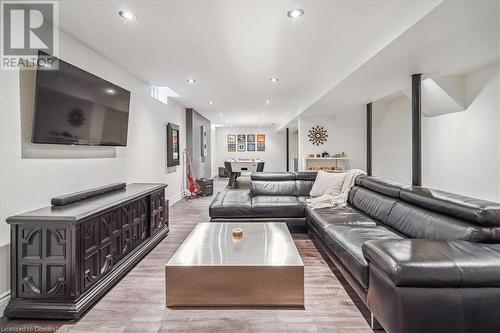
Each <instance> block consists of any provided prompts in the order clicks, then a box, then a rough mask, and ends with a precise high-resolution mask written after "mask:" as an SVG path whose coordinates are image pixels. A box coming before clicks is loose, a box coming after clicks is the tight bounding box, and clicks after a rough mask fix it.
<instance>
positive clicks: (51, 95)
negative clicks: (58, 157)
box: [31, 52, 130, 146]
mask: <svg viewBox="0 0 500 333" xmlns="http://www.w3.org/2000/svg"><path fill="white" fill-rule="evenodd" d="M41 56H43V57H46V56H48V55H47V54H45V53H43V52H40V53H39V57H41ZM56 60H57V59H56ZM57 62H58V64H59V66H58V67H59V68H58V69H51V68H49V67H47V66H45V67H42V65H41V64H44V62H40V61H39V65H38V68H37V73H36V74H37V75H36V90H35V115H34V121H33V135H32V140H31V141H32V142H33V143H49V144H69V145H92V146H125V145H127V130H128V115H129V105H130V92H129V91H128V90H125V89H123V88H121V87H119V86H117V85H115V84H113V83H111V82H108V81H106V80H103V79H101V78H99V77H97V76H95V75H93V74H90V73H88V72H86V71H84V70H82V69H80V68H78V67H75V66H73V65H70V64H68V63H67V62H64V61H62V60H57ZM54 68H56V67H54Z"/></svg>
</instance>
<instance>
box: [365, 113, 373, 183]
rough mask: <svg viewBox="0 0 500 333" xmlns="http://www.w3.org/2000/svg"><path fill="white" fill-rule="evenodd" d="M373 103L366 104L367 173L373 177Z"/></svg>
mask: <svg viewBox="0 0 500 333" xmlns="http://www.w3.org/2000/svg"><path fill="white" fill-rule="evenodd" d="M372 117H373V116H372V103H368V104H366V173H367V174H368V176H371V175H372V119H373V118H372Z"/></svg>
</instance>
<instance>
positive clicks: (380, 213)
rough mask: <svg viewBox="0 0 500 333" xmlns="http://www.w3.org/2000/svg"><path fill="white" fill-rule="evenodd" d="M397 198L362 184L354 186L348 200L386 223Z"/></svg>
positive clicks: (367, 213)
mask: <svg viewBox="0 0 500 333" xmlns="http://www.w3.org/2000/svg"><path fill="white" fill-rule="evenodd" d="M396 201H397V199H395V198H392V197H389V196H387V195H383V194H380V193H377V192H374V191H372V190H369V189H367V188H364V187H361V186H353V187H352V188H351V191H350V192H349V199H348V202H349V204H351V205H352V206H354V207H355V208H357V209H359V210H360V211H362V212H363V213H365V214H366V215H368V216H370V217H372V218H374V219H375V220H377V221H379V222H382V223H386V221H387V218H388V217H389V213H390V212H391V209H392V207H393V206H394V204H395V203H396Z"/></svg>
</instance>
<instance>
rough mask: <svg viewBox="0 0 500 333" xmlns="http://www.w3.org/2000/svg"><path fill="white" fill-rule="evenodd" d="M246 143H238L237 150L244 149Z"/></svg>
mask: <svg viewBox="0 0 500 333" xmlns="http://www.w3.org/2000/svg"><path fill="white" fill-rule="evenodd" d="M246 146H247V145H246V144H244V143H238V151H246Z"/></svg>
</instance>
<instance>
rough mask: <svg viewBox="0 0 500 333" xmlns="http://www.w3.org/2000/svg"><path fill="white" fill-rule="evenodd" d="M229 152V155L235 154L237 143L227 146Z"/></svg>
mask: <svg viewBox="0 0 500 333" xmlns="http://www.w3.org/2000/svg"><path fill="white" fill-rule="evenodd" d="M227 151H228V152H229V153H235V152H236V143H228V144H227Z"/></svg>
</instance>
